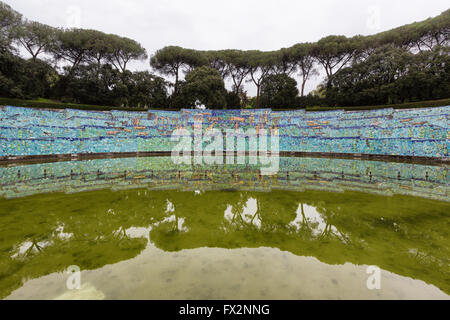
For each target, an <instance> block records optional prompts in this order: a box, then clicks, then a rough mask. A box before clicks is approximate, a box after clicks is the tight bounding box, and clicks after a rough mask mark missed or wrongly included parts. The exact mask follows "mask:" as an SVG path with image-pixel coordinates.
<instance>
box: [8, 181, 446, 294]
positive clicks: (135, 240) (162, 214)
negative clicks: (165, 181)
mask: <svg viewBox="0 0 450 320" xmlns="http://www.w3.org/2000/svg"><path fill="white" fill-rule="evenodd" d="M411 199H412V198H410V197H400V196H394V197H382V196H377V195H368V194H360V193H351V192H345V193H327V192H319V191H307V192H301V193H299V192H291V191H272V192H267V193H266V192H261V193H258V192H243V191H241V192H238V191H199V192H192V191H190V192H183V191H175V190H170V191H167V190H165V191H151V192H150V191H148V190H146V189H134V190H124V191H115V192H111V191H95V192H88V193H77V194H69V195H66V194H62V193H59V194H48V195H40V196H32V197H27V198H20V199H12V200H0V207H1V208H2V212H7V213H8V214H2V215H0V229H1V230H0V234H1V236H2V238H1V239H0V252H2V255H1V256H0V296H3V297H4V296H6V295H7V294H9V293H10V292H11V291H12V290H13V289H15V288H18V287H19V286H21V284H22V279H31V278H37V277H41V276H43V275H46V274H49V273H52V272H56V271H63V270H65V269H66V268H67V267H68V266H69V265H72V264H75V265H78V266H80V268H81V269H82V270H87V269H96V268H100V267H102V266H104V265H106V264H113V263H115V262H118V261H122V260H126V259H131V258H133V257H135V256H136V255H138V254H139V253H140V252H141V251H142V250H143V249H144V248H145V247H146V245H147V241H148V240H147V238H145V237H135V236H130V233H129V230H130V229H132V228H142V229H147V230H150V229H151V231H150V240H151V241H152V242H153V243H154V244H155V245H156V246H157V247H159V248H161V249H163V250H167V251H178V250H182V249H189V248H199V247H220V248H241V247H248V248H253V247H261V246H266V247H275V248H279V249H280V250H285V251H289V252H292V253H293V254H296V255H305V256H314V257H316V258H318V259H319V260H321V261H322V262H325V263H328V264H342V263H345V262H351V263H354V264H373V265H378V266H380V267H381V268H383V269H386V270H389V271H392V272H395V273H398V274H401V275H406V276H410V277H413V278H417V279H422V280H424V281H427V282H430V283H433V284H435V285H437V286H438V287H439V288H441V289H443V290H444V291H446V292H449V291H450V290H449V289H450V288H449V285H448V283H447V282H446V281H445V279H446V278H448V277H449V276H450V274H449V271H448V270H447V268H446V266H448V263H449V261H450V260H449V257H450V249H449V246H448V226H449V217H448V212H450V204H447V203H443V202H437V201H432V200H426V199H415V198H414V201H411ZM168 203H170V204H171V205H170V206H171V207H170V210H168ZM424 212H427V213H428V214H424ZM171 217H172V218H171ZM181 222H182V223H181ZM180 224H181V226H182V227H181V228H180ZM25 244H26V246H25ZM21 248H22V251H20V249H21ZM24 248H25V249H24ZM5 252H6V253H7V254H3V253H5Z"/></svg>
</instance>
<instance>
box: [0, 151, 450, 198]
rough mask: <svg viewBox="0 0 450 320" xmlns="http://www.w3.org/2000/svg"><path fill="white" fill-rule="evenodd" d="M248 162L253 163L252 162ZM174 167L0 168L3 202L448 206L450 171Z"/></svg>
mask: <svg viewBox="0 0 450 320" xmlns="http://www.w3.org/2000/svg"><path fill="white" fill-rule="evenodd" d="M247 160H249V159H247ZM249 162H250V161H248V162H247V163H246V164H234V165H226V166H217V165H202V166H198V165H197V166H195V165H186V164H178V165H177V164H174V163H173V162H172V161H171V158H170V157H139V158H136V157H135V158H120V159H119V158H117V159H93V160H84V161H65V162H52V163H38V164H27V165H17V166H8V167H0V197H5V198H15V197H24V196H28V195H32V194H37V193H47V192H66V193H74V192H82V191H89V190H97V189H113V190H118V189H128V188H138V187H139V188H148V189H149V190H161V189H181V190H190V191H192V190H197V189H199V190H212V189H217V190H223V189H236V190H248V191H270V190H272V189H284V190H292V191H304V190H325V191H331V192H343V191H346V190H347V191H361V192H367V193H375V194H382V195H388V196H390V195H393V194H403V195H412V196H418V197H424V198H431V199H436V200H443V201H449V199H450V198H449V189H450V187H449V185H450V184H449V176H448V172H447V170H448V169H447V167H446V166H430V165H419V164H411V163H395V162H382V161H367V160H350V159H326V158H304V157H280V170H279V171H278V173H277V174H276V175H275V176H272V177H264V176H260V175H259V166H258V165H251V164H249Z"/></svg>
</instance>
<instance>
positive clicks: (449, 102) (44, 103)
mask: <svg viewBox="0 0 450 320" xmlns="http://www.w3.org/2000/svg"><path fill="white" fill-rule="evenodd" d="M6 105H9V106H16V107H29V108H49V109H66V108H71V109H80V110H97V111H109V110H123V111H147V109H145V108H124V107H110V106H97V105H87V104H75V103H62V102H57V101H51V100H46V99H38V100H21V99H11V98H0V106H6ZM442 106H450V98H449V99H441V100H429V101H419V102H409V103H402V104H390V105H380V106H359V107H320V106H315V107H307V108H306V111H329V110H337V109H341V110H342V109H344V110H347V111H352V110H373V109H383V108H394V109H410V108H431V107H442ZM152 109H153V108H152ZM153 110H168V109H159V108H155V109H153ZM172 110H173V109H172ZM276 110H279V111H282V110H292V109H276Z"/></svg>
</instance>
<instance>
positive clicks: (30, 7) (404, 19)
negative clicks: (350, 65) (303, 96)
mask: <svg viewBox="0 0 450 320" xmlns="http://www.w3.org/2000/svg"><path fill="white" fill-rule="evenodd" d="M2 1H3V2H6V3H7V4H9V5H10V6H11V7H13V8H14V9H15V10H17V11H19V12H20V13H22V14H23V15H24V16H25V17H26V18H28V19H30V20H36V21H39V22H42V23H46V24H49V25H51V26H54V27H81V28H86V29H97V30H100V31H103V32H106V33H115V34H118V35H121V36H126V37H129V38H132V39H134V40H136V41H138V42H140V43H141V44H142V45H143V46H144V47H145V48H146V49H147V52H148V53H149V55H151V54H153V53H154V52H155V51H156V50H157V49H159V48H162V47H164V46H167V45H178V46H181V47H185V48H193V49H200V50H216V49H231V48H232V49H242V50H248V49H259V50H276V49H279V48H282V47H289V46H291V45H293V44H295V43H298V42H308V41H310V42H312V41H317V40H319V39H320V38H321V37H324V36H327V35H331V34H338V35H345V36H353V35H356V34H362V35H367V34H373V33H377V32H379V31H384V30H388V29H391V28H394V27H398V26H401V25H403V24H407V23H411V22H414V21H420V20H424V19H426V18H428V17H433V16H436V15H439V14H440V13H441V12H442V11H445V10H447V9H448V8H449V7H450V6H449V1H448V0H427V1H424V0H373V1H364V0H307V1H305V0H302V1H300V0H290V1H288V0H272V1H269V0H223V1H216V0H2ZM130 68H131V69H132V70H138V69H139V70H145V69H149V68H150V67H149V64H148V61H146V62H144V63H133V64H131V65H130ZM321 79H322V77H318V78H316V79H314V80H313V81H310V82H309V84H308V85H307V91H310V90H311V89H314V88H315V87H316V86H317V84H318V83H319V82H320V80H321ZM227 86H228V87H229V84H227ZM245 89H246V90H248V93H249V94H250V95H254V94H255V89H254V86H253V85H252V84H251V83H247V84H245Z"/></svg>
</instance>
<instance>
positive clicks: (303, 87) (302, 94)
mask: <svg viewBox="0 0 450 320" xmlns="http://www.w3.org/2000/svg"><path fill="white" fill-rule="evenodd" d="M305 84H306V80H305V79H303V82H302V91H301V95H300V96H301V97H303V96H304V95H305V94H304V92H305Z"/></svg>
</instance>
